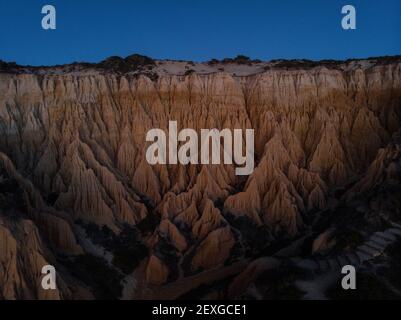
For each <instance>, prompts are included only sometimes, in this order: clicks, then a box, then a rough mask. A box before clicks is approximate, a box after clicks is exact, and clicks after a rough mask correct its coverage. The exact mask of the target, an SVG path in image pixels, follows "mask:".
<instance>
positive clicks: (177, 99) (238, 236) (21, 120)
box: [0, 60, 401, 298]
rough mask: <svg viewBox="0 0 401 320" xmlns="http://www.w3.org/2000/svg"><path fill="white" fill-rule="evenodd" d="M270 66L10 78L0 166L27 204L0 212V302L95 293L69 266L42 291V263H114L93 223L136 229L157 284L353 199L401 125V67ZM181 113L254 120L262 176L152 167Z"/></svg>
mask: <svg viewBox="0 0 401 320" xmlns="http://www.w3.org/2000/svg"><path fill="white" fill-rule="evenodd" d="M160 68H161V67H159V69H160ZM164 70H165V69H164ZM230 70H231V69H230ZM263 70H264V71H263V72H259V73H252V72H251V73H250V74H246V75H238V74H235V73H234V72H232V71H230V72H226V71H218V72H212V73H208V74H206V73H202V72H197V71H195V72H192V73H189V74H187V75H182V74H178V75H177V74H171V73H172V72H170V74H169V73H168V72H164V73H161V74H160V75H159V76H158V77H157V79H155V78H153V80H151V79H150V78H149V77H147V76H146V75H140V74H135V75H134V74H117V73H113V72H100V71H98V70H81V71H79V72H74V71H68V72H51V71H46V72H33V71H32V72H30V71H29V72H28V71H26V70H25V71H23V72H18V73H14V72H8V73H0V151H1V153H0V164H1V165H0V168H2V172H3V174H4V176H5V177H6V179H12V180H13V181H14V182H15V185H17V186H18V188H19V189H20V190H21V192H22V194H23V197H22V198H21V199H20V200H18V201H17V202H19V201H23V203H24V208H23V210H21V209H17V208H16V207H15V206H7V208H2V209H1V211H0V239H1V241H0V248H1V250H0V296H2V297H4V298H77V297H78V298H79V297H88V298H90V297H91V294H90V293H89V291H90V290H91V291H93V288H91V284H90V283H81V281H80V280H77V279H76V278H75V277H78V278H79V279H80V275H79V273H78V274H77V273H74V272H71V271H70V269H69V268H68V267H60V278H58V279H60V286H59V290H58V291H57V292H52V293H51V294H48V293H43V292H40V289H38V286H36V285H34V284H35V283H36V284H38V283H39V282H38V281H39V280H38V279H40V269H41V266H42V265H43V264H51V263H47V262H49V261H50V262H52V261H53V264H56V265H57V264H60V265H63V264H62V262H60V261H59V260H58V258H57V257H58V256H59V255H60V254H61V255H63V256H68V257H76V256H82V255H86V254H90V255H95V256H101V257H102V258H104V261H105V263H106V264H107V265H111V266H115V264H114V262H115V259H114V260H112V259H108V258H107V254H104V253H99V252H97V251H96V250H95V249H93V247H95V246H96V245H98V244H99V243H101V241H96V239H95V240H94V239H88V238H86V237H85V232H84V231H83V229H85V227H88V226H92V225H96V226H98V227H99V228H103V230H105V229H107V230H111V231H112V234H114V236H115V237H118V236H119V235H120V234H121V232H122V230H123V229H124V228H125V227H126V226H129V227H131V228H138V229H139V230H140V231H141V232H142V233H141V235H142V236H141V240H140V241H141V242H143V244H144V245H145V246H146V247H147V249H148V255H147V257H146V258H145V259H144V260H142V262H141V263H140V266H139V267H138V268H137V271H136V273H137V275H138V274H141V277H142V278H144V279H146V281H147V282H148V284H149V285H162V284H164V283H166V282H170V281H176V280H179V279H181V278H183V277H186V276H189V275H194V274H197V273H198V272H200V271H203V270H208V269H213V268H219V267H221V266H223V265H224V264H230V263H232V262H233V261H236V260H241V259H243V258H244V257H245V256H252V254H255V253H256V252H255V251H257V250H258V249H261V250H262V249H263V248H264V247H265V246H267V245H268V244H270V243H274V242H275V241H280V240H282V239H293V238H295V237H297V236H300V235H302V234H304V233H305V232H306V230H307V229H308V228H309V227H310V225H311V223H312V221H313V219H314V218H315V216H316V215H317V214H318V213H319V212H320V211H321V210H325V209H327V208H329V207H330V206H333V205H334V206H335V205H336V203H337V202H338V201H339V199H336V196H335V193H336V190H339V189H341V190H345V191H343V192H345V193H346V196H344V198H343V199H345V198H346V197H349V198H348V201H351V200H352V199H353V197H354V196H356V195H359V196H360V194H361V193H362V194H363V192H365V191H367V190H368V189H369V188H371V184H372V179H376V180H377V179H378V178H376V176H378V175H379V173H380V172H379V171H380V170H381V169H380V168H381V167H380V166H381V161H382V160H381V158H382V157H384V155H383V154H384V151H383V150H381V148H385V147H386V146H387V144H388V143H389V142H390V140H391V137H392V135H393V134H394V133H395V132H396V131H397V130H399V128H400V124H401V61H397V60H396V61H392V62H391V63H380V60H379V61H378V62H377V63H374V64H372V65H371V64H369V63H365V62H363V61H362V62H360V63H348V64H347V63H344V64H343V65H340V66H339V67H338V68H330V69H328V68H326V67H325V66H316V67H314V68H311V69H303V68H302V67H301V68H297V69H291V68H264V69H263ZM172 120H175V121H177V123H178V126H179V128H178V129H179V130H180V129H183V128H193V129H195V130H197V131H200V129H202V128H210V129H211V128H217V129H224V128H230V129H243V130H245V129H254V130H255V131H254V132H255V170H254V172H253V173H252V174H251V175H250V176H249V177H240V176H236V175H235V171H234V169H235V167H234V166H232V165H196V166H195V165H188V166H183V165H156V166H151V165H149V164H148V163H147V161H146V158H145V152H146V148H147V147H148V146H149V143H147V142H146V140H145V136H146V132H147V131H148V130H150V129H153V128H161V129H164V130H165V131H167V129H168V122H169V121H172ZM375 159H376V160H375ZM383 161H384V160H383ZM368 168H369V169H368ZM367 172H373V173H372V174H371V175H373V177H371V178H367V177H366V173H367ZM375 172H378V173H377V174H376V173H375ZM364 175H365V177H364V178H362V179H361V177H363V176H364ZM376 180H375V181H376ZM355 182H357V184H356V185H354V186H353V188H352V190H351V191H350V192H349V193H347V191H348V189H349V185H350V184H354V183H355ZM376 182H377V181H376ZM3 189H4V188H3ZM3 191H4V192H7V190H3ZM3 197H4V198H7V197H9V195H7V194H4V195H3ZM82 226H84V227H83V228H82ZM88 242H91V243H89V244H88ZM129 252H131V251H129ZM123 255H124V254H123ZM114 257H115V256H114ZM135 266H136V264H135ZM133 269H135V268H133ZM38 270H39V271H38ZM120 271H121V270H119V271H118V273H119V274H121V272H120ZM123 273H124V272H123ZM81 280H82V279H81ZM142 286H146V284H142ZM88 288H89V289H88ZM138 290H139V289H138Z"/></svg>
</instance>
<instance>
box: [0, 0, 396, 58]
mask: <svg viewBox="0 0 401 320" xmlns="http://www.w3.org/2000/svg"><path fill="white" fill-rule="evenodd" d="M45 4H52V5H54V6H55V7H56V9H57V30H55V31H45V30H43V29H42V28H41V19H42V16H43V15H42V14H41V8H42V6H43V5H45ZM346 4H352V5H354V6H355V7H356V10H357V30H348V31H345V30H343V29H342V28H341V19H342V14H341V8H342V6H343V5H346ZM132 53H141V54H145V55H148V56H151V57H153V58H160V59H183V60H194V61H205V60H209V59H211V58H224V57H233V56H235V55H237V54H245V55H248V56H250V57H252V58H260V59H263V60H270V59H276V58H287V59H292V58H308V59H315V60H316V59H325V58H334V59H346V58H363V57H369V56H379V55H395V54H401V1H400V0H377V1H373V0H344V1H339V0H303V1H301V0H271V1H269V0H241V1H239V0H230V1H229V0H213V1H212V0H202V1H201V0H146V1H144V0H141V1H138V0H42V1H38V0H9V1H8V0H0V59H2V60H6V61H16V62H18V63H19V64H31V65H51V64H61V63H67V62H72V61H90V62H95V61H99V60H102V59H104V58H105V57H108V56H111V55H120V56H126V55H129V54H132Z"/></svg>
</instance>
